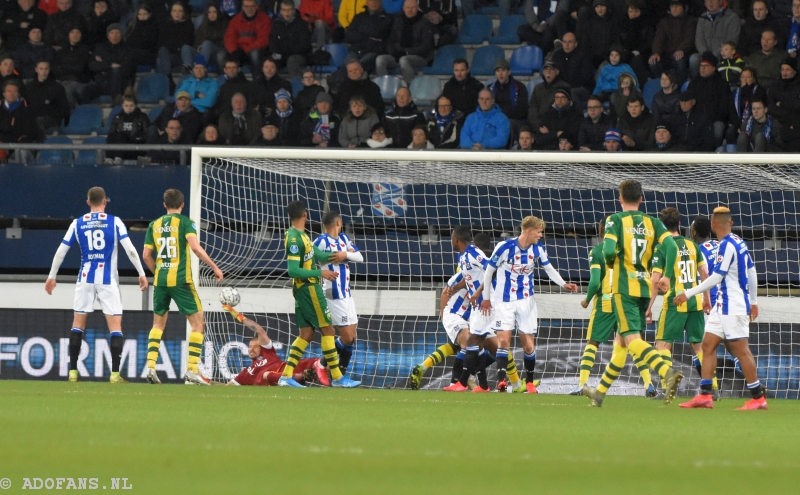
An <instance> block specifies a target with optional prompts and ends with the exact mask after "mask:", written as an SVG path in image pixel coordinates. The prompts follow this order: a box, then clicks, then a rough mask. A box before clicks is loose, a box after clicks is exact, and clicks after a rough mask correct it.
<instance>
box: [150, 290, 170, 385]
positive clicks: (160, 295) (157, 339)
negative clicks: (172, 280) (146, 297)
mask: <svg viewBox="0 0 800 495" xmlns="http://www.w3.org/2000/svg"><path fill="white" fill-rule="evenodd" d="M171 302H172V292H171V290H170V288H169V287H161V286H154V287H153V327H152V328H151V329H150V335H149V336H148V338H147V376H146V378H147V381H148V382H150V383H152V384H153V385H158V384H160V383H161V380H159V379H158V375H157V374H156V362H158V354H159V350H160V349H161V338H162V337H163V336H164V329H165V328H167V319H168V318H169V305H170V303H171Z"/></svg>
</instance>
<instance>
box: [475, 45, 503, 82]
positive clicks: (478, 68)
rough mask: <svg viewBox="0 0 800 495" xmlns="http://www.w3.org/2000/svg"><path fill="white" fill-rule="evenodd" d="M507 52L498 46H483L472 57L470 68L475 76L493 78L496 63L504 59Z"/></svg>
mask: <svg viewBox="0 0 800 495" xmlns="http://www.w3.org/2000/svg"><path fill="white" fill-rule="evenodd" d="M504 57H505V51H504V50H503V49H502V48H500V47H499V46H497V45H488V46H482V47H480V48H478V49H477V50H475V55H474V56H473V57H472V67H471V68H470V70H471V72H472V75H473V76H493V75H494V63H495V62H497V59H499V58H504Z"/></svg>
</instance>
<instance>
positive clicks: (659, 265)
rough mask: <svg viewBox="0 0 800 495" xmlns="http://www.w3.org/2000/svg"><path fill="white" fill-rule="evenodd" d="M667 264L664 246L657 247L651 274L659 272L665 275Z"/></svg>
mask: <svg viewBox="0 0 800 495" xmlns="http://www.w3.org/2000/svg"><path fill="white" fill-rule="evenodd" d="M665 263H666V257H665V255H664V244H659V245H658V246H656V252H655V253H653V266H652V267H651V268H650V271H651V272H654V271H658V272H659V273H664V265H665Z"/></svg>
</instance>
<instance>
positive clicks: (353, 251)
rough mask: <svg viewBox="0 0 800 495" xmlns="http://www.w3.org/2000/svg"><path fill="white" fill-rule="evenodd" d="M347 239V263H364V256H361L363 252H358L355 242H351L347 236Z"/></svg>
mask: <svg viewBox="0 0 800 495" xmlns="http://www.w3.org/2000/svg"><path fill="white" fill-rule="evenodd" d="M345 239H347V261H352V262H353V263H363V262H364V255H363V254H361V251H359V250H358V248H357V247H356V245H355V244H353V241H351V240H350V238H349V237H347V235H345Z"/></svg>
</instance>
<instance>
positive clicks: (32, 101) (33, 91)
mask: <svg viewBox="0 0 800 495" xmlns="http://www.w3.org/2000/svg"><path fill="white" fill-rule="evenodd" d="M23 94H24V96H25V101H27V102H28V112H29V113H30V115H31V116H32V117H33V119H34V120H35V121H36V125H37V126H38V128H39V132H40V133H41V134H42V135H44V134H48V133H49V132H48V131H52V130H58V129H59V128H60V127H61V124H62V123H63V122H67V121H69V113H70V109H69V102H68V101H67V93H66V91H64V87H63V86H61V85H60V84H58V82H56V80H55V78H54V77H52V76H51V74H50V63H49V62H47V61H44V60H43V61H41V62H39V63H38V64H36V77H35V78H34V79H33V80H31V81H29V82H28V83H26V84H25V88H24V89H23Z"/></svg>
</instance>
